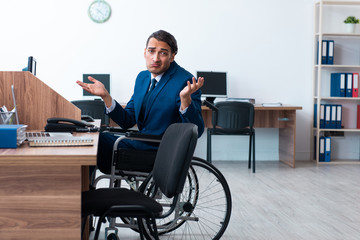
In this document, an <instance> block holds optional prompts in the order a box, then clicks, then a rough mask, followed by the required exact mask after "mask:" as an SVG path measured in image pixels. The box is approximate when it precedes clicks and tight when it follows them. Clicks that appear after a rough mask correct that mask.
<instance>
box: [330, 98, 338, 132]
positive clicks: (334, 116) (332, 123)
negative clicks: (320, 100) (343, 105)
mask: <svg viewBox="0 0 360 240" xmlns="http://www.w3.org/2000/svg"><path fill="white" fill-rule="evenodd" d="M330 106H331V116H330V128H336V126H337V113H336V110H337V105H336V104H330Z"/></svg>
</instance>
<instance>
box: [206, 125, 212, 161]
mask: <svg viewBox="0 0 360 240" xmlns="http://www.w3.org/2000/svg"><path fill="white" fill-rule="evenodd" d="M206 161H208V162H209V163H211V162H212V160H211V130H210V129H208V131H207V149H206Z"/></svg>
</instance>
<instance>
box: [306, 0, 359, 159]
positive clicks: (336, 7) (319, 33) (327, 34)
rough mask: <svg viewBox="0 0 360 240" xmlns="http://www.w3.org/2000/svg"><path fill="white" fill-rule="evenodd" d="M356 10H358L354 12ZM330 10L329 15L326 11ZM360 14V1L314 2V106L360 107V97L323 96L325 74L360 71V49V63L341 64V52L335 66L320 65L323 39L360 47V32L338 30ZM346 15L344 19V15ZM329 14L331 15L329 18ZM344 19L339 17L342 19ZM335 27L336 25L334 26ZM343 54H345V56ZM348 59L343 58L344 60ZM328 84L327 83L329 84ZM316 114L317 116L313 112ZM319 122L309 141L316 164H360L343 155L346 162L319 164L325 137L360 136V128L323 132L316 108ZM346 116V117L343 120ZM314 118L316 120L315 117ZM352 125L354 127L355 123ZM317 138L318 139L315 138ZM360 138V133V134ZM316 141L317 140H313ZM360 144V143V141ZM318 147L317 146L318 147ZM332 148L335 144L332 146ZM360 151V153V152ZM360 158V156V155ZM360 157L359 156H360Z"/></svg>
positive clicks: (326, 130) (335, 60) (325, 130)
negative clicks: (330, 134)
mask: <svg viewBox="0 0 360 240" xmlns="http://www.w3.org/2000/svg"><path fill="white" fill-rule="evenodd" d="M354 9H356V10H354ZM326 11H328V12H326ZM359 11H360V1H320V2H317V3H315V19H314V22H315V27H314V46H315V47H314V65H313V66H314V67H313V103H314V104H317V106H320V104H324V103H337V104H344V103H345V104H348V105H352V106H353V105H356V104H360V97H354V98H349V97H331V96H330V89H328V93H327V94H324V91H326V89H325V90H324V86H330V77H329V78H327V77H324V75H326V74H328V75H330V73H331V72H332V71H333V72H341V71H343V72H360V50H359V51H358V52H357V53H356V54H357V56H358V61H355V62H351V63H350V64H349V62H348V61H344V62H341V60H343V59H340V60H339V59H337V55H339V53H338V52H336V51H335V50H337V49H335V50H334V64H333V65H327V64H321V53H322V48H321V43H322V40H324V39H327V40H330V39H332V40H335V46H336V43H337V41H342V42H346V41H350V40H352V41H359V44H360V32H355V33H347V32H346V31H345V29H344V31H342V30H341V29H339V26H340V21H341V22H342V23H343V21H344V20H345V18H346V17H347V16H352V15H353V16H355V17H357V18H359V17H360V16H358V15H356V13H357V12H359ZM345 13H346V14H347V15H344V16H342V15H341V14H345ZM327 14H328V15H327ZM329 14H335V15H336V17H334V18H332V19H336V20H335V21H337V22H336V24H334V23H335V22H334V21H329V22H327V21H326V20H328V19H329V18H328V17H329ZM340 15H341V17H343V18H339V16H340ZM326 17H327V18H326ZM332 24H334V25H336V26H332ZM332 28H334V29H332ZM342 54H343V55H344V54H345V53H342ZM344 57H346V56H342V58H344ZM326 81H328V82H326ZM314 114H315V113H314ZM316 114H317V115H316V116H317V119H316V122H317V123H318V124H317V127H314V128H313V129H312V131H311V133H312V134H311V140H310V144H311V146H310V148H311V149H313V151H312V153H313V152H314V151H315V149H316V155H315V156H316V158H315V160H316V162H317V163H318V164H360V159H354V160H349V159H346V156H344V159H333V158H331V162H320V161H319V151H318V149H319V147H320V146H319V137H320V136H322V135H324V134H325V132H329V131H332V132H344V134H346V133H354V134H357V133H360V129H356V128H353V127H349V128H346V127H345V128H341V129H321V128H320V126H319V125H320V124H319V123H320V107H317V113H316ZM344 117H345V118H346V116H344V115H343V119H344ZM313 119H314V118H313ZM351 122H352V123H354V122H355V124H354V125H355V126H356V119H351ZM352 125H353V124H352ZM314 136H316V138H314ZM359 137H360V134H359ZM314 139H315V140H314ZM314 141H316V144H314ZM332 141H336V140H335V139H334V138H332ZM359 141H360V140H359ZM315 145H316V147H315ZM332 145H333V144H332ZM359 151H360V150H359ZM359 155H360V153H359ZM312 156H314V154H312ZM359 158H360V157H359Z"/></svg>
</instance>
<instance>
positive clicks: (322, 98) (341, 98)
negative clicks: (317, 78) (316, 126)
mask: <svg viewBox="0 0 360 240" xmlns="http://www.w3.org/2000/svg"><path fill="white" fill-rule="evenodd" d="M318 98H319V97H317V96H315V97H314V99H318ZM320 100H330V101H338V100H343V101H346V100H349V101H359V100H360V97H320Z"/></svg>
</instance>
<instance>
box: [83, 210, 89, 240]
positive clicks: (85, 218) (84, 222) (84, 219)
mask: <svg viewBox="0 0 360 240" xmlns="http://www.w3.org/2000/svg"><path fill="white" fill-rule="evenodd" d="M87 219H88V216H86V217H84V218H83V220H82V225H81V239H83V236H84V231H85V225H86V220H87Z"/></svg>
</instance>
